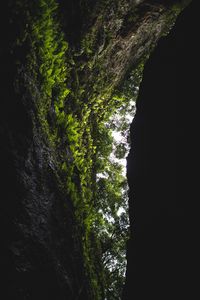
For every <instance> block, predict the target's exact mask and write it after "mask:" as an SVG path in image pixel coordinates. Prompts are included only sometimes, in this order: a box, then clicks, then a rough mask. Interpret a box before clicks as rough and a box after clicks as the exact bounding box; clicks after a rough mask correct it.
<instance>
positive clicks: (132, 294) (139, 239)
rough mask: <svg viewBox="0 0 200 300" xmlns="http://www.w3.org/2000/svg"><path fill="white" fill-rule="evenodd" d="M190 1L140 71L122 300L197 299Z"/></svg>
mask: <svg viewBox="0 0 200 300" xmlns="http://www.w3.org/2000/svg"><path fill="white" fill-rule="evenodd" d="M197 2H198V1H196V2H195V1H194V2H192V4H191V5H190V6H189V7H188V8H187V9H186V10H185V11H184V12H183V13H182V14H181V16H179V18H178V20H177V23H176V26H175V27H174V29H173V30H172V32H171V33H170V34H169V35H168V36H167V37H166V38H163V39H162V40H161V41H160V42H159V44H158V46H157V48H156V50H155V51H154V53H153V55H152V56H151V58H150V59H149V61H148V63H147V65H146V67H145V72H144V79H143V82H142V85H141V90H140V94H139V99H138V103H137V113H136V117H135V120H134V122H133V124H132V127H131V139H132V148H131V152H130V154H129V157H128V181H129V185H130V218H131V240H130V242H129V245H128V270H127V281H126V287H125V290H124V296H123V299H124V300H125V299H137V300H140V299H162V300H163V299H182V298H183V297H184V296H185V297H186V298H187V299H192V298H193V299H194V298H196V297H198V296H197V295H198V294H199V290H198V282H197V281H198V280H197V277H198V276H197V275H196V271H197V270H198V256H199V255H198V253H199V248H198V246H197V245H198V240H199V231H198V225H199V209H198V206H199V205H198V202H199V184H198V177H199V176H198V170H199V128H200V118H199V110H198V107H199V101H198V98H199V96H198V95H199V83H198V81H199V79H198V78H199V76H198V72H199V65H198V63H199V33H198V30H199V29H198V28H199V19H198V15H197V14H198V13H197V12H198V3H197ZM196 71H197V72H196Z"/></svg>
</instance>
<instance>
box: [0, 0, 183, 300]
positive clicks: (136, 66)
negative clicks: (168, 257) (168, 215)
mask: <svg viewBox="0 0 200 300" xmlns="http://www.w3.org/2000/svg"><path fill="white" fill-rule="evenodd" d="M186 2H187V1H177V2H176V3H175V4H174V3H173V1H170V2H168V3H167V4H166V3H165V1H155V2H154V1H129V0H123V1H118V0H116V1H103V0H102V1H89V0H87V1H86V0H84V1H78V0H77V1H68V2H65V1H61V0H59V1H56V0H38V1H37V2H33V3H30V1H27V0H21V1H16V2H15V3H14V1H11V0H9V1H8V3H7V4H5V10H4V9H3V11H4V12H6V13H5V14H4V16H3V17H2V18H1V22H2V26H0V29H1V31H2V37H3V40H4V42H3V44H2V45H3V46H1V48H0V50H1V51H0V55H1V62H2V66H3V67H2V69H1V82H2V83H3V84H2V87H3V95H4V99H3V113H2V118H1V123H0V134H1V141H2V144H3V147H2V149H1V151H2V155H1V158H5V161H2V166H3V167H2V171H1V172H2V174H3V173H6V172H7V174H8V175H6V176H4V180H3V181H2V182H3V191H4V192H5V194H6V197H5V199H8V201H7V202H6V203H5V204H4V203H2V210H1V211H2V218H1V220H2V222H3V224H4V226H2V228H3V227H6V228H7V229H8V234H7V235H5V233H4V234H3V235H2V236H3V238H4V239H5V241H4V245H3V248H2V253H3V255H2V257H3V258H5V261H4V262H3V263H2V265H3V268H2V270H3V272H5V273H6V272H7V275H6V276H5V290H6V292H7V294H8V296H7V297H6V298H5V299H6V300H7V299H8V300H10V299H31V300H36V299H37V300H40V299H42V300H45V299H48V300H49V299H52V300H55V299H59V300H60V299H61V300H63V299H80V300H86V299H89V300H102V299H103V300H105V299H106V300H118V299H120V297H121V294H122V290H123V287H124V282H125V273H126V257H128V259H129V268H128V271H127V278H126V285H125V286H126V287H127V290H128V289H129V288H130V289H131V287H132V286H131V285H132V283H131V282H132V281H131V280H132V279H131V278H132V274H133V273H132V269H134V266H132V265H131V263H132V257H130V255H129V253H130V251H129V252H128V253H127V254H126V249H127V243H128V244H129V245H132V244H131V243H132V242H133V227H131V230H130V229H129V226H130V224H129V223H130V222H131V223H132V224H133V220H134V217H133V215H134V209H133V207H132V206H128V205H129V204H128V185H127V179H126V171H125V168H126V166H125V162H126V159H125V157H126V156H127V154H128V152H129V150H130V149H129V148H130V134H131V133H130V132H129V127H130V123H131V122H132V118H133V117H134V115H135V112H136V98H137V97H138V93H139V86H140V82H141V79H142V74H143V69H144V64H145V63H146V61H147V59H148V57H149V54H150V53H152V51H153V49H154V48H155V46H156V44H157V42H158V40H159V39H160V38H161V37H162V36H163V35H166V33H168V32H169V30H170V29H171V27H172V24H174V21H175V19H176V17H177V15H178V14H179V13H180V11H181V10H182V9H183V7H184V6H185V5H186ZM108 3H109V4H110V5H108ZM3 28H7V31H8V34H5V32H3ZM73 28H74V30H73ZM156 64H157V65H159V60H158V62H157V63H156ZM158 71H159V72H161V71H162V70H158ZM5 74H6V75H5ZM169 74H170V73H169ZM170 76H171V74H170ZM171 77H173V76H171ZM158 79H159V75H158ZM166 80H167V79H166ZM158 82H159V80H158ZM146 85H147V87H148V84H146ZM8 87H9V92H8ZM158 90H159V89H158ZM141 93H143V90H142V92H141ZM142 95H143V94H142ZM166 95H169V94H167V93H166ZM151 96H152V99H153V95H151ZM141 97H142V96H141ZM7 99H11V100H10V101H13V104H12V106H10V103H11V102H10V101H7ZM140 103H141V102H140ZM140 103H138V107H139V111H140V112H141V110H143V108H141V106H142V105H141V104H140ZM158 103H159V102H158ZM149 105H150V104H149ZM151 113H152V115H151V116H154V118H155V114H154V113H153V112H152V111H151ZM151 116H150V117H151ZM150 117H149V118H150ZM155 119H156V118H155ZM140 121H141V123H140V124H139V125H138V126H139V127H140V128H143V127H142V126H143V119H142V118H141V119H140V120H139V122H140ZM159 122H160V123H159V124H163V123H162V118H160V119H159ZM156 125H157V124H156ZM168 126H169V127H170V125H168ZM162 128H163V127H162ZM170 128H171V127H170ZM151 129H152V131H153V132H154V130H155V124H154V125H153V127H152V128H151ZM165 129H166V128H165V127H164V130H165ZM161 130H162V129H161ZM150 133H151V132H150ZM142 134H144V132H142ZM160 135H161V136H162V134H160ZM141 136H142V135H141ZM149 136H152V135H151V134H150V135H149ZM137 138H138V136H136V140H137ZM158 140H159V141H161V142H163V139H162V138H159V139H158ZM138 141H139V142H138ZM137 142H138V143H143V140H140V137H139V138H138V140H137ZM154 142H155V145H158V148H159V147H160V144H159V143H157V139H156V138H155V140H154ZM140 146H141V145H140ZM142 146H143V144H142ZM138 149H139V147H138ZM159 149H160V148H159ZM167 149H168V150H169V151H168V152H169V154H170V149H169V148H167ZM142 150H143V148H142ZM133 151H134V149H133V147H132V150H131V151H130V154H129V159H130V160H131V158H132V155H133ZM135 153H136V155H137V158H139V159H140V158H141V155H142V154H143V153H142V151H141V153H140V151H139V150H137V151H136V152H135ZM155 153H158V152H156V151H155ZM151 155H152V156H153V157H155V154H154V153H152V152H151ZM158 158H160V156H159V153H158ZM156 159H157V158H156ZM166 161H169V160H167V159H166ZM129 166H131V168H132V169H134V170H135V169H137V167H138V160H137V161H136V162H135V161H134V162H133V163H129ZM140 166H143V161H142V160H141V161H140ZM165 166H166V167H167V163H165ZM150 167H152V168H153V167H154V166H152V165H150ZM157 170H159V171H160V170H161V167H160V168H157ZM142 171H143V170H142ZM10 174H12V175H10ZM168 174H169V173H168ZM139 175H141V174H139ZM131 176H132V173H131V172H130V167H129V181H130V178H131ZM171 178H173V176H171ZM153 179H154V178H153V177H152V178H150V180H149V183H148V184H147V186H148V188H149V190H145V191H143V189H142V188H143V185H142V183H140V182H139V183H138V182H137V184H139V185H140V184H141V186H140V187H141V190H140V195H143V196H144V198H145V197H146V196H148V195H147V194H145V193H148V192H149V191H150V192H151V188H152V186H153ZM170 180H172V179H170ZM158 182H159V181H158ZM150 183H152V185H151V186H150ZM129 184H130V182H129ZM9 185H11V186H12V188H13V189H12V190H11V189H9V188H7V187H9ZM158 190H161V187H158ZM136 192H137V191H136ZM129 194H130V195H129V199H132V198H131V197H132V196H133V195H132V191H131V192H130V193H129ZM166 194H167V193H166ZM168 194H169V193H168ZM168 194H167V195H168ZM141 197H142V196H141ZM165 197H166V196H165ZM146 198H148V197H146ZM156 199H157V198H156ZM141 202H142V201H141ZM10 203H11V204H12V209H11V208H10V207H9V204H10ZM129 203H131V205H132V203H133V201H132V202H131V201H130V200H129ZM157 203H159V201H158V199H157V202H156V203H154V204H152V205H150V204H149V203H147V209H146V210H145V220H149V212H150V211H151V212H152V210H153V209H154V210H153V213H155V212H156V209H157V207H156V205H157ZM148 208H149V211H148ZM129 213H130V214H129ZM153 213H152V215H153ZM129 216H130V221H129ZM136 227H137V226H136ZM136 230H137V228H136ZM130 231H131V233H130ZM129 237H131V240H130V242H128V240H129ZM155 239H156V238H155ZM148 242H150V241H149V240H148V239H147V242H146V244H144V245H142V246H144V248H145V249H146V248H148V247H147V246H148ZM142 246H141V253H143V252H142V251H143V247H142ZM130 247H131V246H130ZM130 247H129V248H128V249H130ZM132 253H133V256H134V251H133V252H132ZM144 261H145V260H144ZM147 263H148V261H147ZM144 264H145V263H144V262H143V264H141V265H142V266H144ZM131 267H133V268H132V269H131ZM144 270H145V268H144ZM158 270H159V268H158ZM141 273H142V271H141ZM141 273H139V276H141V277H142V276H143V274H141ZM136 277H137V276H136ZM142 278H143V277H142ZM144 278H146V277H145V276H144ZM141 281H142V280H141ZM147 281H148V280H147ZM140 284H141V283H140ZM7 286H8V288H7ZM152 286H153V285H152ZM140 288H141V289H142V287H141V286H140V285H138V290H139V289H140ZM125 293H128V292H125ZM124 295H125V294H124ZM56 297H57V298H56ZM124 297H127V299H129V298H128V296H126V295H125V296H124ZM124 299H126V298H124ZM141 299H142V298H141Z"/></svg>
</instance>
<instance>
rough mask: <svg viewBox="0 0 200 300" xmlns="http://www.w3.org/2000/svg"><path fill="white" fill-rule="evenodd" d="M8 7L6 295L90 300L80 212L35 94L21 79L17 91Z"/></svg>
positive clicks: (3, 128) (4, 47) (2, 59)
mask: <svg viewBox="0 0 200 300" xmlns="http://www.w3.org/2000/svg"><path fill="white" fill-rule="evenodd" d="M1 8H2V10H1V21H0V22H1V26H0V27H1V29H0V32H1V47H0V65H1V68H0V82H1V110H0V143H1V147H0V178H1V182H0V186H1V197H0V198H1V200H0V237H1V247H0V277H1V281H0V286H1V295H0V298H2V299H5V300H11V299H13V300H14V299H16V300H17V299H20V300H22V299H35V300H36V299H38V300H40V299H41V300H45V299H52V300H55V299H60V300H61V299H76V297H77V295H78V296H79V298H80V299H88V295H87V283H86V280H87V279H86V277H85V274H84V271H83V258H82V249H81V248H80V243H79V240H78V237H76V236H75V230H74V223H75V221H74V211H73V207H72V204H71V202H70V200H69V199H68V198H67V195H66V193H63V190H62V188H61V187H60V182H59V181H58V178H57V176H56V174H57V166H56V159H55V157H54V156H55V155H54V153H53V152H52V150H51V149H50V148H49V147H48V143H46V141H45V140H44V136H42V135H41V132H40V130H39V127H38V128H37V127H36V125H37V122H36V119H35V115H34V114H35V111H34V105H33V103H34V101H35V99H34V96H33V95H30V94H28V93H27V91H26V88H25V85H23V83H22V82H21V84H20V85H21V87H22V89H23V88H24V90H20V91H19V90H18V89H17V88H16V86H14V82H15V79H16V76H18V78H20V79H21V80H23V79H25V77H26V74H24V73H23V71H22V70H21V75H20V74H17V69H16V64H15V61H16V58H17V55H18V54H16V53H14V54H13V53H12V52H11V51H8V49H9V46H10V41H12V38H13V35H14V34H15V30H14V27H13V25H12V24H11V25H10V23H9V12H8V7H7V4H5V5H2V7H1ZM14 26H15V25H14ZM20 55H21V56H23V53H20ZM35 90H36V95H37V87H35ZM34 120H35V121H34Z"/></svg>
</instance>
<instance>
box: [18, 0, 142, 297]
mask: <svg viewBox="0 0 200 300" xmlns="http://www.w3.org/2000/svg"><path fill="white" fill-rule="evenodd" d="M21 4H22V2H19V9H22V6H21ZM24 6H26V8H27V14H26V24H28V25H27V26H25V29H24V33H23V35H22V37H21V39H20V40H19V41H18V43H17V44H18V45H23V44H24V43H25V42H26V43H27V44H28V47H29V48H30V51H29V52H28V54H27V56H26V73H27V76H28V78H29V81H28V82H29V83H28V84H29V86H28V89H29V91H30V93H31V94H32V95H34V94H35V97H34V99H35V103H34V105H35V109H36V118H38V120H37V126H38V124H39V125H40V128H39V130H41V132H42V135H43V137H44V138H45V140H46V143H47V145H48V147H51V148H52V149H54V152H55V153H57V163H58V170H59V173H58V177H59V182H61V185H62V188H63V189H64V190H65V191H67V193H68V195H69V196H70V199H71V201H72V203H73V206H74V211H75V215H76V221H77V223H76V232H77V235H78V236H79V238H80V239H81V243H82V251H83V254H84V262H85V269H86V273H87V277H88V280H89V282H90V288H91V291H90V293H91V299H95V300H101V299H105V298H106V299H109V300H114V299H119V297H120V294H121V291H122V286H123V282H124V273H125V265H126V259H125V246H126V241H127V238H128V217H127V216H128V212H127V209H128V205H127V186H126V181H125V178H124V176H123V175H122V167H121V165H120V164H119V163H117V162H116V161H114V160H112V159H111V154H112V153H113V151H114V152H115V155H116V157H117V158H123V157H124V156H125V154H126V151H127V149H126V145H125V144H118V145H116V147H115V149H114V148H113V147H114V146H113V145H114V141H113V137H112V130H113V128H114V129H117V130H118V131H127V128H128V123H127V122H126V121H120V122H118V121H119V120H117V119H115V120H114V115H115V113H117V114H119V115H120V116H121V117H122V120H124V119H123V118H124V114H125V112H127V109H129V110H131V108H130V95H132V91H133V86H132V85H133V82H135V84H136V83H137V81H136V78H138V77H139V75H137V74H136V73H134V74H132V77H131V78H129V79H128V80H127V81H126V85H125V86H124V87H122V88H121V90H118V91H115V94H114V93H113V91H112V88H110V87H109V88H108V89H107V90H106V91H105V86H104V83H101V82H100V81H97V82H94V83H93V86H91V85H89V87H86V85H85V83H84V81H83V80H82V71H83V69H90V70H94V72H95V71H97V69H98V68H99V70H100V67H99V66H95V61H93V47H94V45H95V43H94V40H90V38H89V37H87V38H86V39H83V40H82V43H81V46H82V50H81V51H82V54H81V55H82V56H83V54H84V55H85V57H86V61H85V62H84V63H83V62H81V60H80V55H79V54H77V53H76V52H74V51H72V49H71V48H70V47H69V45H68V43H67V41H66V38H65V35H64V33H63V32H62V28H61V25H60V24H59V22H58V4H57V1H56V0H38V1H34V2H31V3H30V2H29V1H26V0H24ZM91 39H94V35H92V37H91ZM140 67H141V69H142V66H140ZM138 72H139V73H138V74H141V72H140V71H138ZM102 78H104V76H103V77H102ZM101 84H102V85H101ZM101 86H104V88H103V89H102V92H101ZM136 90H137V89H136ZM136 90H135V91H136ZM36 92H37V93H36ZM135 94H137V93H136V92H135ZM133 100H135V99H133ZM117 122H118V123H119V124H117Z"/></svg>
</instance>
